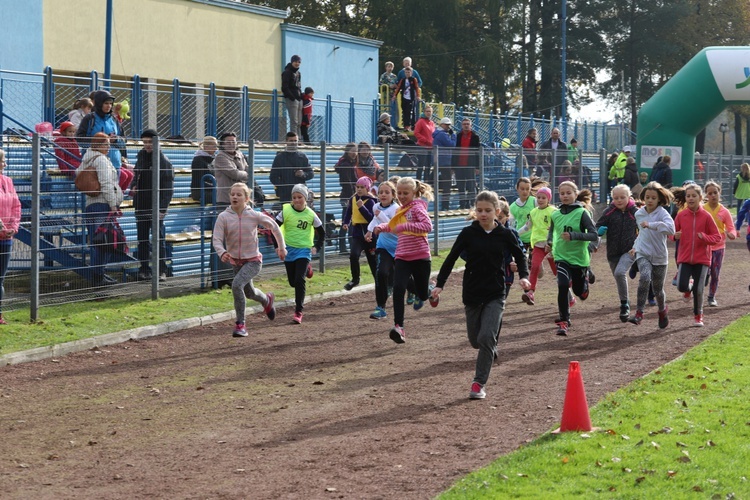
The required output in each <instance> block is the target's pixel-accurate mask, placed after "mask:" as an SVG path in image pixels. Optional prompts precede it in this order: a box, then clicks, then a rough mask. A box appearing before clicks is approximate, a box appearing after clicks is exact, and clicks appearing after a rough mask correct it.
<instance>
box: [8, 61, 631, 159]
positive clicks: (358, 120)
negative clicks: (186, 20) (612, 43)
mask: <svg viewBox="0 0 750 500" xmlns="http://www.w3.org/2000/svg"><path fill="white" fill-rule="evenodd" d="M99 88H105V89H108V90H109V91H110V92H112V93H113V94H114V96H115V100H116V102H122V101H124V100H126V99H127V100H128V101H129V104H130V119H129V120H125V122H123V127H124V129H125V133H126V135H127V136H128V137H133V138H137V137H139V136H140V133H141V131H142V130H143V129H145V128H153V129H155V130H157V131H158V132H159V133H160V134H161V135H163V136H164V137H169V136H183V137H185V138H187V139H190V140H200V139H202V138H203V137H204V136H206V135H213V136H216V135H217V134H218V133H220V132H223V131H226V130H234V131H235V132H237V133H238V135H239V138H240V139H241V140H242V141H245V142H247V141H249V140H251V139H252V140H256V141H261V142H275V141H279V140H280V139H281V138H283V136H284V133H285V132H286V130H287V128H288V124H287V115H286V110H285V107H284V103H283V98H281V96H279V94H278V92H277V91H276V90H273V91H271V92H268V93H263V92H250V90H249V89H248V88H247V87H243V88H241V89H237V88H222V87H220V86H217V85H216V84H215V83H209V84H189V83H184V82H180V81H179V80H177V79H174V80H173V81H172V82H171V83H164V82H157V81H153V80H150V79H146V78H143V79H142V78H141V77H140V76H139V75H134V76H133V77H131V78H130V79H126V80H118V79H112V80H106V79H103V78H101V77H100V76H99V75H98V73H97V72H96V71H92V72H91V73H90V74H88V75H86V76H79V75H68V74H55V73H53V71H52V69H51V68H49V67H48V68H46V70H45V71H44V72H43V73H25V72H14V71H5V70H0V102H2V113H0V131H5V130H6V129H8V128H14V129H23V130H26V131H32V130H33V129H34V126H35V125H36V124H37V123H41V122H50V123H52V124H53V125H54V126H58V125H59V124H60V123H61V122H62V121H64V120H65V119H66V117H67V114H68V111H69V110H70V109H71V108H72V106H73V104H74V103H75V101H76V100H78V99H80V98H81V97H85V96H86V95H88V94H89V93H90V92H92V91H94V90H96V89H99ZM430 104H432V106H433V108H434V109H435V114H434V119H435V120H436V121H438V120H439V119H440V118H443V117H445V116H447V117H449V118H451V119H452V120H453V121H454V122H457V121H460V120H461V119H462V118H463V117H469V118H471V119H472V120H473V121H474V129H475V130H476V131H477V133H478V134H479V135H480V137H481V140H482V143H483V144H485V145H488V146H491V145H497V144H500V143H502V142H503V139H508V140H509V141H510V142H511V143H513V144H520V143H521V142H522V141H523V138H524V137H525V136H526V132H527V131H528V129H529V128H531V127H536V128H537V129H538V130H539V138H540V140H545V139H546V138H548V137H549V132H550V130H551V129H552V128H553V127H558V128H560V130H561V137H562V139H563V140H565V141H568V140H570V139H572V138H574V137H575V138H576V139H578V145H579V147H581V148H583V149H584V150H587V151H592V150H594V151H598V150H599V149H607V150H610V151H612V150H615V149H620V148H621V147H622V146H623V145H624V144H629V143H632V142H634V140H633V137H632V134H630V133H629V132H628V131H627V130H626V129H625V128H624V126H623V125H622V124H601V123H586V122H584V123H578V122H575V123H568V122H566V121H565V120H562V119H560V118H559V117H551V118H534V117H530V116H522V115H510V114H504V115H497V114H488V113H482V112H480V111H478V110H469V109H457V108H456V107H455V106H454V105H452V104H449V103H430ZM422 106H424V103H423V104H422ZM396 107H397V106H396ZM383 111H387V112H391V111H392V108H391V105H390V104H381V103H380V102H379V100H378V99H374V100H373V101H372V102H355V101H354V100H353V99H349V100H346V101H341V100H335V99H332V97H331V96H330V95H327V96H318V99H316V100H314V101H313V118H312V123H311V127H310V133H311V140H312V142H317V141H321V140H323V141H326V142H328V143H334V144H344V143H347V142H350V141H355V142H359V141H369V142H375V139H376V137H375V130H376V125H377V120H378V116H379V115H380V113H381V112H383ZM394 123H395V122H394Z"/></svg>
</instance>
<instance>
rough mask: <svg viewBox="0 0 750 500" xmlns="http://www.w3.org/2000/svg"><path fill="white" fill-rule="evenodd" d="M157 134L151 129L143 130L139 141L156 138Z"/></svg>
mask: <svg viewBox="0 0 750 500" xmlns="http://www.w3.org/2000/svg"><path fill="white" fill-rule="evenodd" d="M158 135H159V134H158V133H157V132H156V130H154V129H152V128H147V129H144V130H143V132H141V139H143V138H145V137H157V136H158Z"/></svg>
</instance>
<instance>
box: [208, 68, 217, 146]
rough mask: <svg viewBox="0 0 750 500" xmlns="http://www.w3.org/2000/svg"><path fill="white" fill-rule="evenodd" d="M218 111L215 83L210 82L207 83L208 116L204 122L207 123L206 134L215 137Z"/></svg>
mask: <svg viewBox="0 0 750 500" xmlns="http://www.w3.org/2000/svg"><path fill="white" fill-rule="evenodd" d="M218 113H219V102H218V100H217V97H216V84H215V83H214V82H211V83H209V84H208V116H207V118H208V119H207V120H206V122H207V123H208V135H212V136H214V137H217V136H218V135H219V134H218V133H217V132H216V130H217V129H218Z"/></svg>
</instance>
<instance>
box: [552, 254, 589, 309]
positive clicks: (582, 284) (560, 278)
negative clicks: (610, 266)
mask: <svg viewBox="0 0 750 500" xmlns="http://www.w3.org/2000/svg"><path fill="white" fill-rule="evenodd" d="M555 265H556V266H557V309H558V310H559V311H560V320H562V321H570V303H569V302H568V300H569V296H568V290H569V289H570V288H571V283H572V285H573V293H574V294H576V295H578V296H579V297H580V298H581V300H586V299H587V298H588V296H589V284H588V281H586V273H587V272H588V270H589V268H588V267H580V266H572V265H570V264H568V263H567V262H562V261H555Z"/></svg>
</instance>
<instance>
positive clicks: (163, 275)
mask: <svg viewBox="0 0 750 500" xmlns="http://www.w3.org/2000/svg"><path fill="white" fill-rule="evenodd" d="M157 135H158V134H157V133H156V131H155V130H153V129H149V128H147V129H146V130H144V131H143V132H142V133H141V140H142V141H143V149H141V150H140V151H138V156H137V158H136V162H135V176H134V177H133V182H132V184H131V185H130V186H131V191H132V190H135V193H134V194H133V208H134V209H135V226H136V231H137V234H138V260H140V261H141V269H140V270H139V271H138V279H139V280H148V279H151V269H150V267H149V264H150V262H151V244H150V241H149V240H150V236H151V233H153V224H152V222H153V220H152V207H153V205H152V202H151V191H152V189H153V185H154V184H153V180H154V163H153V156H154V154H153V147H152V141H153V138H154V137H156V136H157ZM159 167H160V168H159V281H165V280H166V279H167V259H166V257H167V245H166V241H165V236H166V229H165V227H164V217H165V216H166V215H167V210H168V209H169V202H171V201H172V195H173V194H174V170H173V168H172V163H170V161H169V160H168V159H167V157H166V156H164V153H162V152H159Z"/></svg>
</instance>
